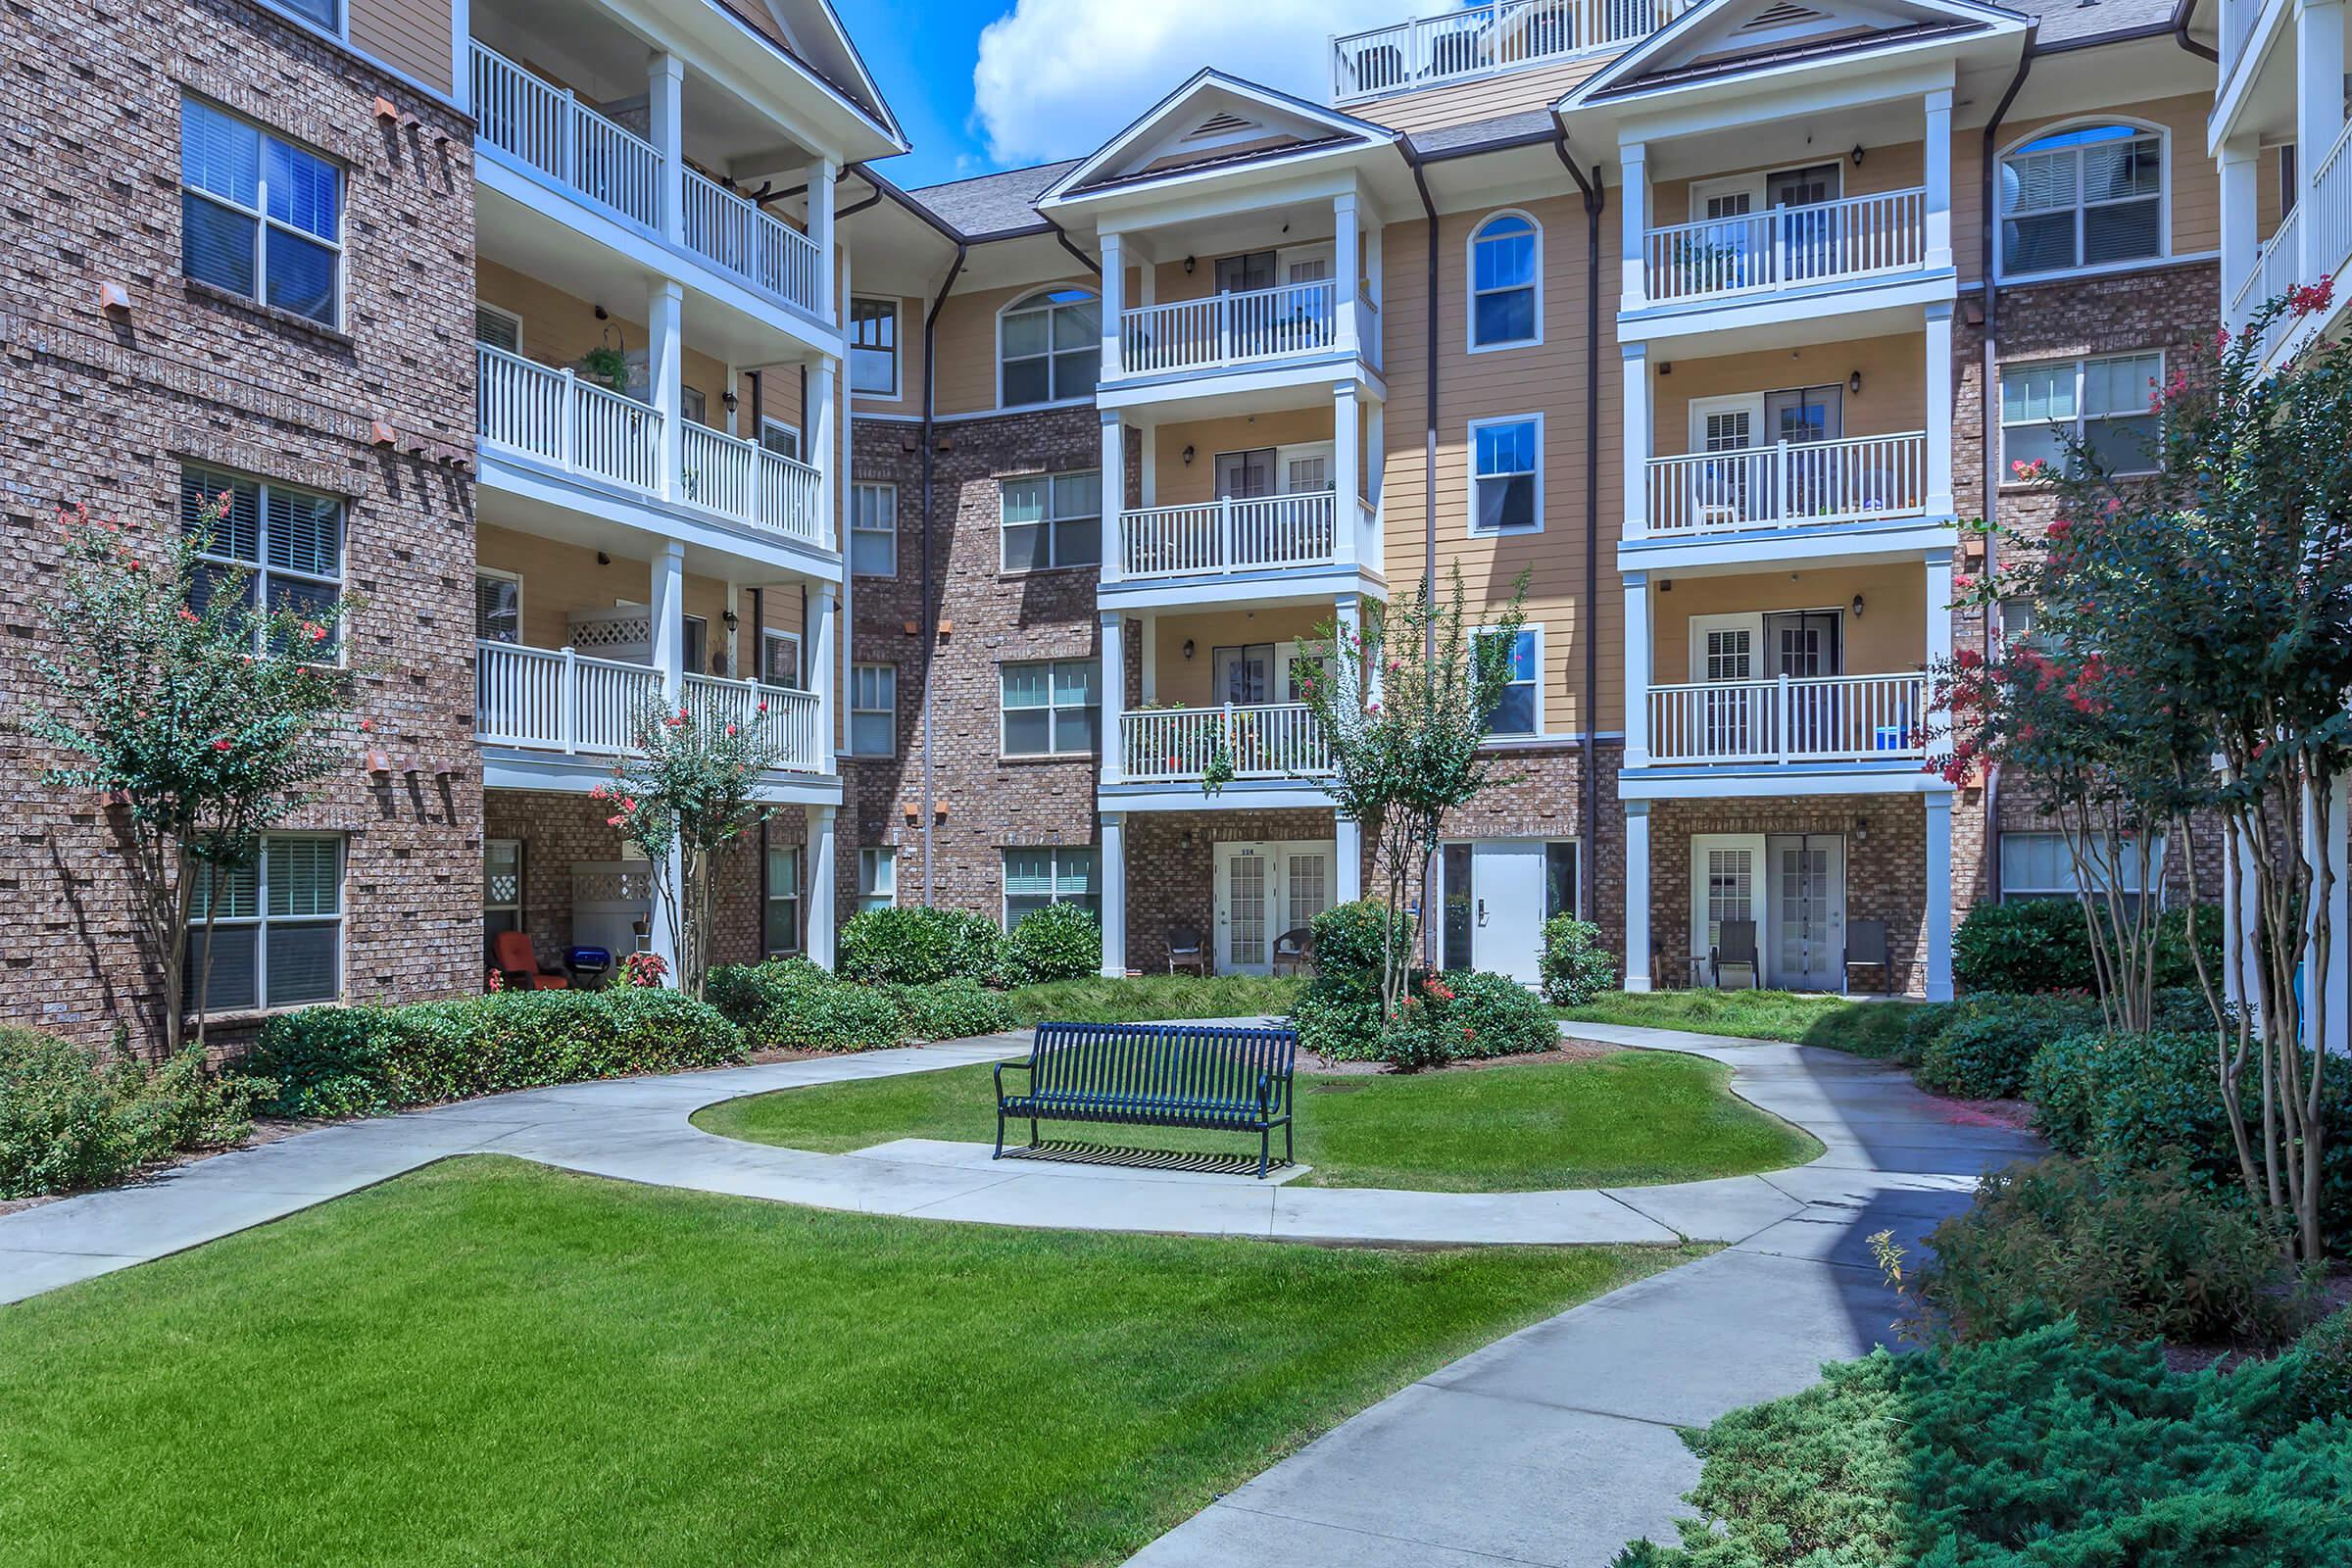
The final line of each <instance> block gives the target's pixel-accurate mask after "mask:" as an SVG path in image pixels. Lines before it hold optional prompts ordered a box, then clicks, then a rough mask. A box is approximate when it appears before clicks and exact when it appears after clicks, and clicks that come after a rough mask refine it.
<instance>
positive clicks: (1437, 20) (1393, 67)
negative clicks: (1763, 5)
mask: <svg viewBox="0 0 2352 1568" xmlns="http://www.w3.org/2000/svg"><path fill="white" fill-rule="evenodd" d="M1688 9H1690V7H1689V5H1688V3H1687V0H1496V3H1495V4H1491V5H1483V6H1471V7H1468V8H1467V9H1465V10H1460V11H1448V12H1445V13H1442V14H1440V15H1438V16H1433V17H1418V18H1415V19H1414V20H1412V21H1410V22H1399V23H1397V24H1395V25H1391V26H1386V27H1373V28H1370V29H1368V30H1366V31H1363V32H1351V33H1348V34H1347V35H1345V36H1344V37H1338V38H1334V39H1333V40H1332V43H1331V73H1332V75H1331V90H1332V100H1333V102H1335V103H1346V102H1348V100H1350V99H1355V98H1370V97H1374V96H1377V95H1379V94H1382V93H1392V92H1408V91H1410V90H1412V89H1414V88H1417V87H1437V86H1443V85H1445V84H1446V83H1447V82H1452V81H1465V80H1469V79H1472V78H1474V77H1478V76H1486V75H1493V74H1495V73H1497V72H1504V71H1516V70H1518V69H1520V68H1521V67H1523V66H1533V65H1541V64H1543V63H1544V62H1546V61H1552V60H1568V59H1573V58H1575V57H1576V56H1578V55H1585V54H1593V53H1595V52H1597V51H1600V50H1604V49H1613V48H1617V47H1619V46H1621V45H1624V44H1629V43H1632V42H1634V41H1635V40H1636V39H1639V38H1644V37H1647V36H1648V35H1649V34H1650V33H1653V32H1655V31H1657V30H1658V29H1659V28H1660V27H1663V26H1664V25H1666V24H1668V23H1669V22H1672V21H1673V20H1674V19H1675V18H1676V17H1678V16H1680V15H1682V13H1683V12H1684V11H1686V10H1688Z"/></svg>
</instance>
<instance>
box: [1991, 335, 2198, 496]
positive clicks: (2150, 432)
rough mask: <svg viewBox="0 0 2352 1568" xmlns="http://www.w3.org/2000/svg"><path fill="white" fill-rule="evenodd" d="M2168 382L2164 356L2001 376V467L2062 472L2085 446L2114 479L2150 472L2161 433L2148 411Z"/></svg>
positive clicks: (2030, 368)
mask: <svg viewBox="0 0 2352 1568" xmlns="http://www.w3.org/2000/svg"><path fill="white" fill-rule="evenodd" d="M2163 382H2164V356H2163V355H2162V354H2117V355H2110V356H2108V357H2107V358H2104V359H2096V360H2059V361H2056V362H2054V363H2051V364H2046V365H2025V366H2017V367H2014V368H2010V369H2005V370H2003V371H2002V372H2001V461H2002V463H2003V464H2004V466H2005V467H2006V471H2007V472H2008V473H2009V474H2010V475H2011V476H2013V477H2014V476H2015V475H2016V474H2017V465H2019V464H2021V463H2043V464H2047V465H2048V466H2051V467H2053V468H2054V467H2056V466H2059V465H2060V464H2062V463H2064V462H2065V461H2066V443H2067V441H2068V440H2069V439H2070V438H2074V439H2079V440H2081V441H2082V444H2083V445H2084V446H2085V447H2086V448H2087V449H2088V450H2089V451H2090V452H2091V453H2093V454H2094V455H2095V456H2096V457H2097V458H2098V460H2099V462H2100V463H2101V464H2102V465H2103V466H2105V467H2106V468H2107V469H2108V471H2110V472H2114V473H2131V472H2144V471H2146V470H2147V467H2148V451H2147V444H2148V442H2149V441H2150V440H2152V439H2153V438H2154V436H2155V434H2156V415H2155V413H2154V411H2153V410H2152V409H2151V407H2150V404H2151V403H2152V401H2153V400H2154V397H2155V394H2156V389H2157V388H2158V387H2160V386H2161V385H2162V384H2163Z"/></svg>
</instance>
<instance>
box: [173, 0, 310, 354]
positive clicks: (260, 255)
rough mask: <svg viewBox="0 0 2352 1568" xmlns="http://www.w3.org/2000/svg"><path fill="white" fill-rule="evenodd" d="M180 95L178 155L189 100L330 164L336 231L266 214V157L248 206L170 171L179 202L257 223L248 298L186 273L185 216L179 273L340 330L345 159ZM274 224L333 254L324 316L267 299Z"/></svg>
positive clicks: (264, 306) (230, 111) (233, 295)
mask: <svg viewBox="0 0 2352 1568" xmlns="http://www.w3.org/2000/svg"><path fill="white" fill-rule="evenodd" d="M342 9H346V10H347V9H348V8H347V7H345V8H342ZM295 20H296V21H300V22H303V23H304V25H306V26H310V27H312V28H314V29H317V30H321V31H323V30H324V29H322V28H319V27H318V24H316V23H312V22H308V21H307V20H306V19H303V18H299V17H298V18H296V19H295ZM179 96H180V103H181V105H182V106H183V107H182V109H181V112H180V113H181V123H180V124H179V125H178V126H177V127H176V129H177V130H178V133H179V142H180V146H181V149H182V156H183V157H184V156H185V147H186V143H187V125H186V109H185V107H184V106H185V105H187V104H191V103H193V104H201V105H202V106H203V107H204V108H205V109H206V110H208V111H210V112H211V113H213V114H216V115H219V116H220V117H221V119H223V120H233V121H235V122H236V123H239V124H241V125H247V126H250V127H252V129H253V130H255V131H256V132H257V133H259V134H260V136H261V138H262V139H263V140H264V141H275V142H280V143H282V144H284V145H285V146H288V147H291V148H293V149H294V150H295V151H296V152H299V153H301V154H303V155H304V156H305V157H309V158H315V159H317V160H318V161H319V162H320V163H322V164H325V165H327V166H329V167H330V168H332V169H333V170H334V172H335V233H334V237H333V238H331V239H330V238H328V237H327V236H326V235H323V234H314V233H312V232H311V231H310V230H309V229H307V228H298V227H296V226H295V225H294V224H292V223H285V222H280V221H278V220H276V219H274V218H271V217H270V176H269V174H268V172H267V170H268V168H269V160H268V158H267V157H264V158H263V159H262V161H261V169H262V171H263V172H260V173H258V174H257V183H256V184H255V187H254V194H255V197H256V198H257V202H256V205H255V206H252V207H243V206H240V205H238V204H237V203H236V202H233V201H231V200H229V199H228V198H227V197H225V196H222V195H221V194H220V193H219V192H217V191H209V190H205V189H203V188H201V187H199V186H195V185H191V184H189V183H188V181H187V175H186V173H185V172H181V171H175V172H174V173H173V178H174V179H176V180H177V182H178V185H179V192H180V197H181V199H182V201H184V200H185V199H186V198H187V197H189V196H191V195H192V196H194V197H195V198H196V199H197V200H198V201H206V202H212V203H214V204H216V205H217V206H220V207H222V208H224V209H226V210H227V211H229V212H232V213H240V214H243V215H244V216H245V217H247V218H251V219H254V220H255V221H256V222H257V227H256V228H255V230H254V253H253V293H252V294H251V295H250V296H247V295H244V294H240V293H238V292H237V291H236V290H235V289H232V288H226V287H223V286H222V285H221V284H219V283H210V282H205V280H204V279H202V278H198V277H193V276H190V275H189V273H188V270H187V267H188V254H187V245H188V237H187V234H186V232H185V223H186V219H185V218H184V217H183V218H182V219H181V220H180V221H181V224H182V232H181V234H180V237H179V246H180V250H179V258H178V263H177V265H178V268H179V270H180V275H181V276H182V277H186V278H187V279H188V281H190V282H196V283H204V286H205V287H207V288H213V289H219V290H220V291H221V293H223V294H225V295H227V296H229V297H230V298H231V299H239V300H242V299H247V298H250V299H251V300H252V302H253V304H254V305H255V306H256V307H258V308H259V309H261V310H265V311H274V312H277V313H278V314H280V315H282V316H290V317H292V318H294V319H296V320H301V321H308V322H310V323H311V324H312V325H314V326H323V327H325V328H326V329H327V330H329V331H332V332H340V331H342V330H343V329H344V328H343V321H344V318H345V317H346V316H347V315H348V314H349V312H350V300H349V295H350V285H351V279H350V276H349V265H348V261H349V259H348V256H347V253H346V251H345V249H344V239H343V236H344V233H345V231H346V230H347V229H348V227H349V225H350V221H351V216H350V207H351V173H352V171H351V166H350V165H349V164H348V163H346V162H345V161H344V160H342V159H340V158H337V157H334V156H332V155H331V154H329V153H327V152H326V151H325V150H324V149H323V148H319V147H313V146H310V145H307V144H305V143H304V142H302V141H299V140H297V139H296V138H294V137H292V136H289V135H287V134H286V133H285V132H284V131H281V130H278V129H275V128H273V127H272V126H270V125H265V124H263V123H261V122H260V121H258V120H255V119H252V118H251V117H250V116H246V115H240V114H238V113H237V112H236V111H235V110H233V109H230V108H229V107H227V106H226V105H225V104H221V103H216V102H215V101H213V100H212V99H210V98H206V97H204V96H203V95H201V94H199V93H192V92H188V91H185V90H184V89H183V90H182V91H181V93H180V95H179ZM273 227H275V228H281V229H284V230H285V231H286V232H288V233H290V234H294V235H297V236H299V237H300V238H302V239H304V240H306V241H308V242H309V243H311V244H313V245H318V246H321V247H323V248H324V249H326V250H327V251H329V252H331V253H332V255H333V258H334V260H333V262H332V272H333V278H334V290H335V308H334V310H332V311H331V312H329V313H328V314H327V315H325V316H323V317H318V316H306V315H304V314H303V313H302V312H300V311H297V310H292V309H289V308H288V307H286V306H283V305H272V304H270V246H269V239H270V229H271V228H273Z"/></svg>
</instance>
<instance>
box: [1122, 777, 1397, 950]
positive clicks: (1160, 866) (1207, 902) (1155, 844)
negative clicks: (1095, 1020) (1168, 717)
mask: <svg viewBox="0 0 2352 1568" xmlns="http://www.w3.org/2000/svg"><path fill="white" fill-rule="evenodd" d="M1334 836H1335V829H1334V828H1333V825H1332V813H1331V811H1330V810H1329V809H1316V808H1312V807H1289V808H1285V809H1280V810H1249V809H1235V808H1231V807H1223V806H1217V807H1209V808H1206V809H1202V810H1198V811H1131V812H1129V813H1128V816H1127V963H1128V967H1130V968H1133V969H1140V970H1142V971H1143V972H1144V973H1146V974H1154V973H1157V972H1159V971H1161V970H1163V969H1165V968H1166V967H1167V962H1168V930H1169V928H1170V927H1171V926H1179V925H1183V926H1191V927H1192V928H1193V929H1195V930H1197V931H1199V932H1200V933H1201V936H1202V938H1203V939H1204V940H1205V941H1206V942H1207V943H1208V944H1209V951H1210V952H1211V953H1212V954H1213V953H1214V952H1215V943H1216V936H1215V926H1216V849H1215V846H1217V845H1219V844H1262V843H1269V842H1280V841H1284V840H1300V839H1304V840H1310V841H1311V840H1317V839H1323V840H1328V839H1331V838H1333V837H1334ZM1363 870H1364V878H1365V887H1366V891H1367V892H1368V891H1370V884H1371V846H1369V845H1366V846H1365V863H1364V868H1363ZM1334 892H1335V894H1336V892H1337V889H1336V888H1335V889H1334ZM1287 924H1288V922H1287V921H1285V920H1284V919H1283V918H1282V917H1281V916H1280V915H1279V914H1275V915H1270V916H1269V925H1270V928H1271V929H1270V934H1275V935H1278V934H1280V932H1281V931H1282V930H1283V929H1284V928H1285V927H1286V926H1287Z"/></svg>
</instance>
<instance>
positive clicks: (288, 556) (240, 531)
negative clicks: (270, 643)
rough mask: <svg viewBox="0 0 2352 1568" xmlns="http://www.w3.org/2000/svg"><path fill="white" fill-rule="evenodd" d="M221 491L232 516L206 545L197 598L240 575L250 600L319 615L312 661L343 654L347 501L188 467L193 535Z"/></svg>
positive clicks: (182, 514)
mask: <svg viewBox="0 0 2352 1568" xmlns="http://www.w3.org/2000/svg"><path fill="white" fill-rule="evenodd" d="M222 491H226V492H227V493H228V514H227V515H225V516H223V517H222V518H221V520H220V522H219V523H218V524H217V525H215V527H214V530H213V537H212V539H211V540H210V541H209V542H208V544H207V545H206V548H205V551H204V562H205V565H204V568H203V571H202V573H201V575H200V576H199V577H198V580H197V588H198V593H199V595H200V597H201V598H203V599H210V598H211V597H212V595H213V592H214V590H215V588H216V587H217V586H222V585H225V584H226V583H227V581H228V579H229V578H230V577H231V576H233V575H238V574H242V576H243V578H244V582H243V586H242V588H241V589H240V591H241V592H242V593H243V594H244V596H245V598H246V602H247V603H249V604H251V603H257V602H258V603H259V604H261V605H263V606H265V607H267V608H268V609H270V610H271V611H276V610H280V609H284V610H290V611H292V612H294V613H297V614H302V615H308V616H315V617H317V619H318V620H319V624H320V625H322V626H324V627H325V628H326V633H327V635H326V637H325V638H324V639H322V640H321V646H320V647H319V648H318V649H315V650H312V656H313V657H314V658H317V659H318V660H319V662H330V661H331V660H333V659H334V658H336V657H338V656H339V654H340V652H341V650H340V647H339V644H340V641H341V639H340V638H339V637H338V636H337V632H336V627H335V621H334V607H335V604H336V601H337V600H339V599H340V598H341V597H342V591H343V503H342V502H340V501H338V500H335V499H334V498H333V497H331V496H320V495H313V494H311V493H310V492H308V491H305V490H290V489H287V488H286V487H285V486H283V485H277V484H265V483H263V482H261V481H260V480H256V479H241V478H238V477H237V476H236V475H234V474H229V473H222V472H220V471H219V470H217V469H213V468H194V467H185V468H182V469H180V473H179V519H180V525H181V526H182V527H184V528H186V529H187V530H188V531H189V532H191V533H193V532H195V531H196V530H197V529H198V528H200V527H202V526H203V523H202V515H203V508H204V506H205V504H206V503H207V502H208V501H211V500H212V499H214V498H215V497H218V496H219V495H220V494H221V492H222ZM257 594H258V595H259V596H260V598H259V600H258V601H257V600H255V598H254V596H255V595H257ZM257 651H258V650H257Z"/></svg>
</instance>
